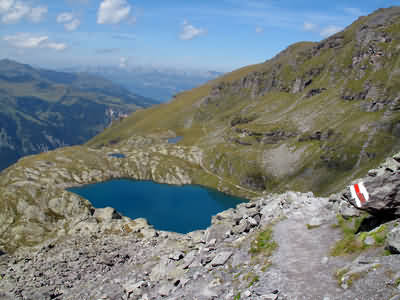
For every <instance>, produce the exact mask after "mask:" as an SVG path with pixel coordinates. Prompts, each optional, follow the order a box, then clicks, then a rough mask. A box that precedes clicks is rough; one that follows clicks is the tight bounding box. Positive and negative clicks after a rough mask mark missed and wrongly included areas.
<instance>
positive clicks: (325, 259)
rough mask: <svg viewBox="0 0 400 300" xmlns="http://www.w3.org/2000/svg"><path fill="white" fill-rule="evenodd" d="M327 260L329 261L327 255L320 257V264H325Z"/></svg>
mask: <svg viewBox="0 0 400 300" xmlns="http://www.w3.org/2000/svg"><path fill="white" fill-rule="evenodd" d="M328 262H329V257H327V256H324V257H323V258H322V259H321V264H323V265H326V264H327V263H328Z"/></svg>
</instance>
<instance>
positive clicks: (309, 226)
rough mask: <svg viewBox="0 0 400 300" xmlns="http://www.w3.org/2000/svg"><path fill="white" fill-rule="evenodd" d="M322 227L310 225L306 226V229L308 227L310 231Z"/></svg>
mask: <svg viewBox="0 0 400 300" xmlns="http://www.w3.org/2000/svg"><path fill="white" fill-rule="evenodd" d="M320 226H321V225H310V224H306V227H307V229H308V230H312V229H315V228H318V227H320Z"/></svg>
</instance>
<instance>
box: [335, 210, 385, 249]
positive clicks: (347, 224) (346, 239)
mask: <svg viewBox="0 0 400 300" xmlns="http://www.w3.org/2000/svg"><path fill="white" fill-rule="evenodd" d="M366 217H367V215H366V214H364V215H362V216H360V217H354V218H349V219H344V218H343V217H342V216H341V215H338V216H337V219H338V223H337V224H335V225H334V227H337V228H341V230H342V232H343V238H342V239H341V240H339V241H337V242H336V244H335V246H334V247H333V248H332V250H331V253H330V254H331V255H332V256H341V255H347V254H353V253H359V252H362V251H364V250H366V249H368V248H371V247H380V246H383V245H384V244H385V241H386V235H387V232H388V229H387V227H386V226H385V225H381V226H380V227H379V228H378V229H376V230H374V231H372V232H361V233H358V234H356V233H357V232H358V230H359V228H360V226H361V223H362V221H363V220H364V219H365V218H366ZM369 236H371V237H373V238H374V240H375V244H374V245H367V244H365V243H364V241H365V239H366V238H367V237H369Z"/></svg>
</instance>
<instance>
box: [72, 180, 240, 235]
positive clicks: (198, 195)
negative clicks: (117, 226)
mask: <svg viewBox="0 0 400 300" xmlns="http://www.w3.org/2000/svg"><path fill="white" fill-rule="evenodd" d="M68 190H69V191H70V192H73V193H76V194H78V195H80V196H81V197H83V198H86V199H88V200H89V201H90V202H91V203H92V205H93V206H94V207H96V208H103V207H107V206H111V207H113V208H115V209H116V210H117V211H118V212H120V213H121V214H122V215H124V216H127V217H130V218H131V219H135V218H146V219H147V221H148V222H149V224H151V225H153V226H154V228H156V229H159V230H166V231H174V232H179V233H188V232H191V231H194V230H197V229H205V228H207V227H208V226H210V224H211V216H213V215H216V214H218V213H219V212H221V211H224V210H226V209H229V208H231V207H235V206H236V205H237V204H239V203H242V202H245V201H247V200H246V199H243V198H238V197H234V196H229V195H226V194H224V193H221V192H219V191H216V190H213V189H208V188H205V187H201V186H197V185H184V186H174V185H167V184H160V183H155V182H153V181H139V180H129V179H117V180H110V181H106V182H102V183H96V184H91V185H86V186H83V187H74V188H70V189H68Z"/></svg>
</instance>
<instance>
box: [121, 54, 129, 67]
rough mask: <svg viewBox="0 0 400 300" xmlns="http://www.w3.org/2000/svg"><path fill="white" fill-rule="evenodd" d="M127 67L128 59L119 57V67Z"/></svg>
mask: <svg viewBox="0 0 400 300" xmlns="http://www.w3.org/2000/svg"><path fill="white" fill-rule="evenodd" d="M127 66H128V59H127V58H126V57H121V58H120V59H119V67H120V68H126V67H127Z"/></svg>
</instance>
